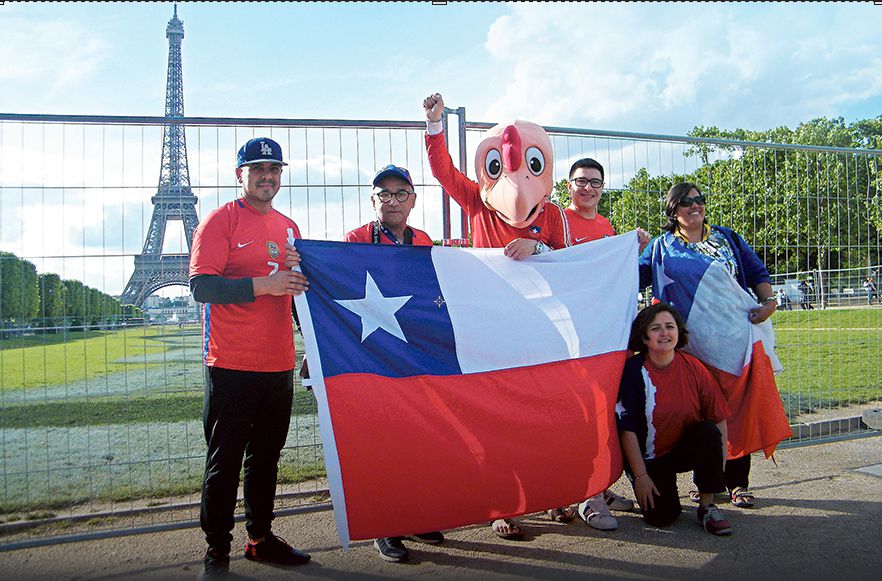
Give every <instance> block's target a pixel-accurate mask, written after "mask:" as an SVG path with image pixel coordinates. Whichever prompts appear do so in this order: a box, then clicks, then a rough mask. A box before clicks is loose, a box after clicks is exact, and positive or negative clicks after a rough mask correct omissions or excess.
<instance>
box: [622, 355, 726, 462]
mask: <svg viewBox="0 0 882 581" xmlns="http://www.w3.org/2000/svg"><path fill="white" fill-rule="evenodd" d="M730 415H731V412H730V410H729V404H728V403H727V402H726V397H725V396H724V395H723V390H722V389H721V388H720V384H719V383H717V380H716V379H714V377H713V375H711V373H710V371H708V370H707V368H706V367H705V366H704V364H703V363H702V362H701V361H699V360H698V359H696V358H695V357H693V356H691V355H689V354H687V353H683V352H682V351H680V350H679V349H678V350H677V351H675V352H674V360H673V361H672V362H671V363H670V364H669V365H668V366H667V367H665V368H661V369H660V368H658V367H656V366H655V365H653V364H652V363H651V362H650V361H649V359H648V358H644V357H643V356H642V355H635V356H634V357H631V358H630V359H628V360H627V361H626V362H625V369H624V370H623V372H622V380H621V384H620V385H619V401H618V402H617V403H616V421H617V422H618V426H619V429H620V430H623V431H627V432H634V433H635V434H636V435H637V441H638V442H639V443H640V451H641V453H642V454H643V458H645V459H647V460H650V459H652V458H658V457H660V456H664V455H665V454H667V453H668V452H670V451H671V450H673V449H674V446H676V445H677V442H678V441H679V440H680V438H681V437H682V436H683V432H684V431H685V430H686V428H688V427H689V426H691V425H692V424H694V423H696V422H698V421H702V420H708V421H711V422H714V423H719V422H721V421H723V420H725V419H728V418H729V416H730Z"/></svg>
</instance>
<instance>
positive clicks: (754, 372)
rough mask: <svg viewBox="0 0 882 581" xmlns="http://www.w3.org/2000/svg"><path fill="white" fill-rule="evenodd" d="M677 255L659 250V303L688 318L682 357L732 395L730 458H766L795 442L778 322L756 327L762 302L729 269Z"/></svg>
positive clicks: (655, 264)
mask: <svg viewBox="0 0 882 581" xmlns="http://www.w3.org/2000/svg"><path fill="white" fill-rule="evenodd" d="M678 248H679V247H677V246H675V245H673V244H671V245H668V246H667V248H665V245H664V243H661V244H658V245H656V247H655V248H653V251H652V272H653V295H654V296H656V297H658V298H659V299H660V300H662V301H664V302H666V303H669V304H671V305H673V306H674V307H676V308H677V310H678V311H679V312H680V314H681V315H682V316H683V318H684V319H685V321H686V328H687V329H688V330H689V344H688V345H687V346H686V347H685V348H684V349H683V350H684V351H686V352H687V353H690V354H691V355H694V356H695V357H697V358H698V359H699V360H701V362H702V363H704V364H705V366H706V367H707V368H708V369H709V370H710V372H711V373H712V374H713V375H714V377H716V378H717V381H719V382H720V386H721V387H722V389H723V393H725V394H726V399H727V401H728V403H729V407H730V409H731V410H732V416H731V417H730V418H729V420H728V422H727V424H728V431H729V458H731V459H734V458H739V457H741V456H744V455H746V454H750V453H753V452H756V451H758V450H763V452H764V454H765V456H766V458H768V457H770V456H771V455H772V454H773V453H774V451H775V448H776V447H777V445H778V443H779V442H781V440H783V439H785V438H789V437H790V436H791V435H792V432H791V430H790V423H789V421H788V420H787V415H786V413H785V412H784V406H783V404H782V403H781V396H780V395H779V394H778V388H777V386H776V385H775V373H778V372H780V371H782V370H783V367H782V366H781V362H780V361H779V360H778V357H777V356H776V355H775V334H774V330H773V329H772V322H771V321H770V320H766V321H763V322H762V323H759V324H753V323H751V322H750V319H749V317H748V315H749V311H750V309H752V308H755V307H756V306H757V304H756V301H755V300H754V299H753V297H752V296H750V294H749V293H747V292H746V291H745V290H744V289H742V288H741V287H740V286H739V285H738V283H737V282H736V281H735V279H734V278H733V277H732V276H731V275H729V273H728V272H727V270H726V268H725V266H723V265H722V264H721V263H719V262H717V261H713V260H710V259H696V257H695V256H694V254H693V255H691V256H686V255H685V251H683V253H682V254H681V253H680V251H679V250H678ZM665 250H667V251H665Z"/></svg>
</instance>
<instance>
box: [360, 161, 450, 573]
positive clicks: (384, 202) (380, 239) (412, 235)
mask: <svg viewBox="0 0 882 581" xmlns="http://www.w3.org/2000/svg"><path fill="white" fill-rule="evenodd" d="M373 186H374V187H373V189H372V190H371V203H372V204H373V206H374V212H376V214H377V219H376V220H374V221H372V222H368V223H367V224H365V225H363V226H360V227H358V228H356V229H355V230H352V231H351V232H348V233H347V234H346V236H345V237H344V240H345V241H346V242H364V243H368V244H404V245H413V246H432V239H431V238H430V237H429V235H428V234H426V233H425V232H423V231H422V230H418V229H416V228H413V227H411V226H408V225H407V218H408V216H410V211H411V210H413V207H414V204H416V192H415V191H414V188H413V180H412V179H411V177H410V172H408V171H407V170H406V169H405V168H403V167H397V166H394V165H387V166H386V167H384V168H383V169H381V170H380V171H379V172H378V173H377V175H376V176H375V177H374V181H373ZM404 539H408V540H411V541H416V542H418V543H427V544H430V545H437V544H439V543H441V542H443V541H444V535H443V534H441V533H440V532H437V531H435V532H429V533H423V534H414V535H409V536H407V537H386V538H382V539H376V540H374V547H375V548H376V549H377V551H378V552H379V553H380V557H382V558H383V559H384V560H386V561H390V562H392V563H401V562H403V561H407V560H408V558H409V557H410V554H409V553H408V551H407V548H406V547H405V546H404V543H402V540H404Z"/></svg>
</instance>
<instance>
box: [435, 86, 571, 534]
mask: <svg viewBox="0 0 882 581" xmlns="http://www.w3.org/2000/svg"><path fill="white" fill-rule="evenodd" d="M423 108H424V109H425V112H426V126H427V127H426V152H427V154H428V157H429V166H430V167H431V168H432V175H434V176H435V179H437V180H438V182H439V183H440V184H441V187H443V188H444V189H445V190H446V191H447V193H448V194H450V196H451V197H452V198H453V199H454V200H456V202H457V203H458V204H459V205H460V207H462V209H463V210H465V212H466V213H467V214H468V215H469V221H470V224H471V233H472V246H474V247H475V248H505V255H506V256H508V257H509V258H513V259H515V260H518V259H521V258H525V257H527V256H530V255H532V254H540V253H542V252H548V251H550V250H556V249H559V248H564V247H566V246H570V245H571V241H570V232H569V225H568V223H567V218H566V215H565V214H564V211H563V209H562V208H561V207H560V206H558V205H557V204H555V203H553V202H549V201H548V198H549V196H550V195H551V191H552V189H553V187H554V181H553V179H552V168H553V166H554V154H553V152H552V149H551V140H550V139H549V138H548V134H547V133H546V132H545V130H544V129H543V128H542V127H540V126H539V125H536V124H535V123H530V122H529V121H515V122H513V123H511V124H500V125H496V126H495V127H493V128H491V129H490V130H489V131H488V132H487V135H486V137H485V139H484V141H482V142H481V143H480V144H479V145H478V150H477V152H476V154H475V171H476V172H477V174H478V181H477V182H475V181H472V180H470V179H469V178H468V177H466V176H465V175H464V174H463V173H462V172H460V171H459V170H457V169H456V168H455V167H454V166H453V161H452V160H451V159H450V153H449V152H448V151H447V145H446V144H445V142H444V133H443V128H442V124H441V113H442V111H443V110H444V101H443V99H442V98H441V95H440V94H438V93H435V94H434V95H430V96H428V97H426V99H425V100H424V101H423ZM548 514H549V516H551V518H552V519H554V520H558V521H561V522H566V521H569V520H572V519H573V518H574V516H575V513H574V512H573V511H572V509H570V508H554V509H551V510H549V511H548ZM492 528H493V532H495V533H496V534H497V535H498V536H500V537H502V538H504V539H519V538H521V537H523V531H522V530H521V528H520V527H519V526H518V525H517V524H516V523H515V522H513V521H511V520H509V519H499V520H496V521H494V522H493V524H492Z"/></svg>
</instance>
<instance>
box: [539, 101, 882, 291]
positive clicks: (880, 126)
mask: <svg viewBox="0 0 882 581" xmlns="http://www.w3.org/2000/svg"><path fill="white" fill-rule="evenodd" d="M689 136H691V137H705V138H718V139H726V140H738V141H751V142H757V143H760V144H764V143H767V144H770V145H769V146H763V145H757V146H749V147H748V146H740V145H727V144H723V145H717V144H697V145H695V144H693V145H691V146H690V147H688V148H687V149H686V150H685V151H684V155H685V156H687V157H690V158H693V159H695V160H697V161H698V165H697V168H696V169H695V170H694V171H691V172H687V173H683V174H680V173H672V174H666V175H653V174H652V173H651V172H650V171H649V170H648V169H647V168H645V167H644V168H641V169H639V170H638V171H637V172H636V173H635V175H634V176H633V177H632V178H631V179H630V180H629V181H628V182H627V183H626V184H625V185H624V186H623V187H622V189H621V190H607V191H606V193H605V194H604V197H603V198H601V204H600V206H599V208H598V209H599V212H600V213H601V214H602V215H604V216H607V217H608V218H609V219H610V221H611V222H612V224H613V226H614V227H615V229H616V231H617V232H626V231H628V230H632V229H633V228H635V227H638V226H639V227H642V228H646V229H647V230H649V232H650V233H651V234H653V235H655V234H658V233H659V232H660V227H661V224H662V222H663V217H664V196H665V193H666V192H667V190H668V189H669V188H670V187H671V186H672V185H674V184H675V183H678V182H681V181H688V182H694V183H696V184H697V185H699V187H700V188H701V189H702V191H703V193H704V194H705V195H706V196H707V198H708V202H707V207H706V212H707V217H708V221H709V222H710V223H712V224H719V225H722V226H728V227H730V228H732V229H734V230H735V231H736V232H738V233H739V234H741V235H742V236H743V237H744V238H745V239H746V240H747V241H748V242H749V243H750V244H751V245H752V246H753V247H754V249H755V250H756V251H757V253H758V254H759V255H760V258H762V259H763V261H764V262H765V263H766V264H767V265H768V266H769V267H770V270H772V269H774V270H775V271H777V272H781V273H783V272H797V271H811V270H813V269H845V268H856V267H869V266H875V265H878V264H879V263H880V245H882V243H880V233H882V172H880V165H882V158H879V157H876V156H873V155H870V154H859V153H840V152H826V151H817V150H794V149H782V148H779V147H774V146H773V145H771V144H773V143H781V144H800V145H822V146H829V147H843V148H850V149H853V148H864V149H876V148H877V145H879V144H882V116H879V117H877V118H875V119H864V120H860V121H856V122H854V123H846V122H845V121H844V119H843V118H841V117H838V118H835V119H827V118H819V119H814V120H812V121H808V122H805V123H801V124H800V125H799V126H798V127H797V128H796V129H789V128H787V127H778V128H776V129H771V130H768V131H748V130H743V129H736V130H734V131H727V130H721V129H718V128H716V127H695V128H694V129H693V130H692V131H690V132H689ZM552 199H553V200H555V201H557V202H558V203H559V204H561V205H563V206H567V205H569V203H570V197H569V192H568V191H567V187H566V181H565V180H562V181H561V182H559V183H557V184H556V185H555V192H554V194H553V195H552Z"/></svg>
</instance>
